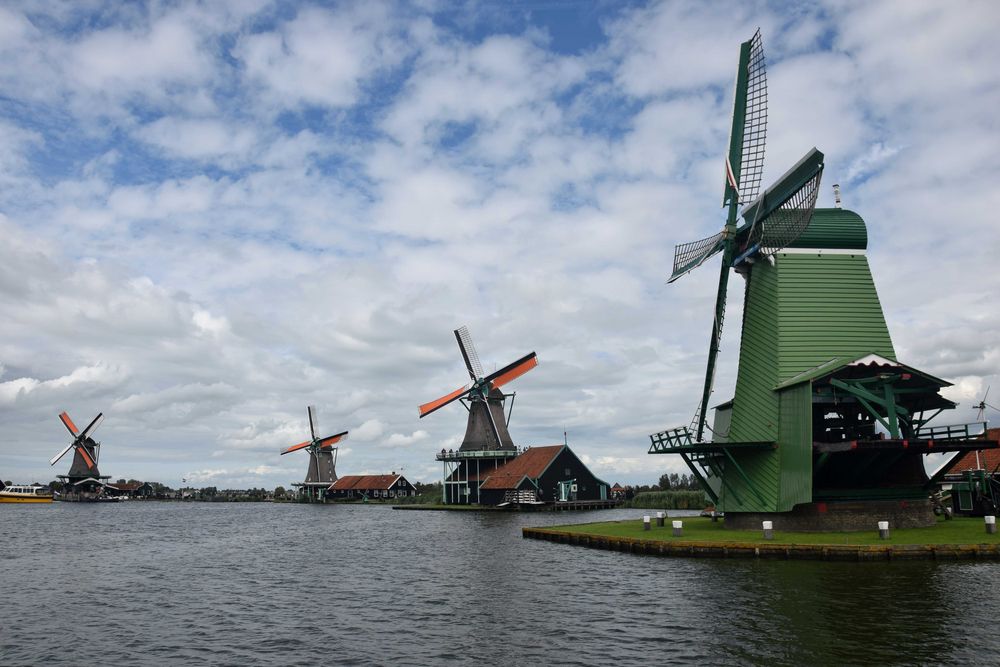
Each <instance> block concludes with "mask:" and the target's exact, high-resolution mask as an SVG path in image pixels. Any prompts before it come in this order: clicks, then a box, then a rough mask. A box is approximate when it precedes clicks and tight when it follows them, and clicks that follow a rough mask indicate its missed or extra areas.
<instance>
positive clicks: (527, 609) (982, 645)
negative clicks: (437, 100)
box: [0, 502, 1000, 665]
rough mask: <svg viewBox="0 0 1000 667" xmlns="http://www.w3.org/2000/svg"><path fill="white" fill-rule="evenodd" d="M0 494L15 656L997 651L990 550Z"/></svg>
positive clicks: (3, 652)
mask: <svg viewBox="0 0 1000 667" xmlns="http://www.w3.org/2000/svg"><path fill="white" fill-rule="evenodd" d="M0 510H2V511H0V604H2V612H0V664H5V665H6V664H33V665H34V664H39V665H49V664H66V665H80V664H88V663H94V664H97V663H105V664H116V663H122V664H125V663H127V664H130V665H136V664H150V665H160V664H184V663H191V664H232V665H245V664H281V665H285V664H320V663H325V664H336V665H370V664H379V665H435V664H483V665H574V664H576V665H608V664H616V665H653V664H667V663H673V664H711V665H721V664H767V665H805V664H808V665H848V664H885V665H888V664H996V663H997V662H998V661H1000V639H998V636H997V631H996V619H997V618H998V616H1000V564H995V563H934V562H914V563H905V562H890V563H886V562H876V563H823V562H796V561H753V560H696V559H683V558H655V557H648V556H634V555H630V554H622V553H616V552H608V551H600V550H592V549H584V548H580V547H573V546H568V545H560V544H553V543H549V542H539V541H535V540H525V539H522V538H521V527H522V526H539V525H551V524H556V523H570V522H572V523H577V522H585V521H596V520H607V519H612V518H626V517H631V518H637V517H639V516H641V514H643V512H642V511H640V510H614V511H603V512H591V513H579V514H563V513H556V514H550V513H543V514H507V513H495V512H489V513H486V512H482V513H480V512H414V511H393V510H392V509H390V508H389V507H386V506H349V505H295V504H273V505H272V504H265V503H252V504H251V503H248V504H221V503H220V504H209V503H168V502H148V503H143V502H133V503H121V504H107V505H83V504H71V503H53V504H52V505H45V506H42V505H36V506H12V505H7V506H4V507H2V508H0ZM646 513H648V511H647V512H646Z"/></svg>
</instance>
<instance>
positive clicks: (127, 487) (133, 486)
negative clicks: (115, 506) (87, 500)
mask: <svg viewBox="0 0 1000 667" xmlns="http://www.w3.org/2000/svg"><path fill="white" fill-rule="evenodd" d="M144 484H145V482H125V483H123V484H108V486H110V487H113V488H115V489H118V490H119V491H138V490H139V489H140V488H142V486H143V485H144Z"/></svg>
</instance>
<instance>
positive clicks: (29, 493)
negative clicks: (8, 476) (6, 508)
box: [0, 484, 52, 503]
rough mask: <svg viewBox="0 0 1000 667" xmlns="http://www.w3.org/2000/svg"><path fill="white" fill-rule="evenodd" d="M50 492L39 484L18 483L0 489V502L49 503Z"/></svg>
mask: <svg viewBox="0 0 1000 667" xmlns="http://www.w3.org/2000/svg"><path fill="white" fill-rule="evenodd" d="M51 502H52V492H51V491H49V490H48V489H46V488H45V487H44V486H41V485H40V484H19V485H12V486H5V487H4V488H2V489H0V503H51Z"/></svg>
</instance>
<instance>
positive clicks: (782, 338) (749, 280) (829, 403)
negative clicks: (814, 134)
mask: <svg viewBox="0 0 1000 667" xmlns="http://www.w3.org/2000/svg"><path fill="white" fill-rule="evenodd" d="M766 125H767V79H766V70H765V64H764V54H763V48H762V43H761V36H760V31H757V33H756V34H754V36H753V38H752V39H750V40H749V41H747V42H744V43H743V44H742V45H741V47H740V60H739V68H738V70H737V80H736V99H735V104H734V112H733V123H732V133H731V136H730V144H729V151H728V153H727V155H726V165H725V166H726V184H725V195H724V199H723V205H724V206H726V207H728V217H727V219H726V224H725V226H724V227H723V229H722V231H720V232H719V233H718V234H716V235H714V236H711V237H709V238H707V239H702V240H700V241H695V242H693V243H685V244H682V245H678V246H677V247H676V249H675V254H674V265H673V273H672V274H671V276H670V280H669V282H673V281H674V280H676V279H677V278H679V277H680V276H682V275H684V274H686V273H688V272H689V271H692V270H694V269H696V268H697V267H699V266H700V265H701V264H703V263H705V261H706V260H708V259H709V258H711V257H713V256H715V255H717V254H721V255H722V265H721V271H720V276H719V287H718V292H717V296H716V301H715V318H714V321H713V324H712V333H711V337H710V339H709V349H708V366H707V369H706V372H705V381H704V385H703V389H702V394H701V399H700V401H699V405H698V409H697V411H696V413H695V416H694V418H693V419H692V422H691V424H690V425H689V426H685V427H680V428H675V429H671V430H668V431H664V432H661V433H656V434H653V435H652V436H650V438H651V441H652V445H651V447H650V450H649V451H650V453H652V454H679V455H680V456H681V457H682V458H683V460H684V462H685V463H686V464H687V465H688V467H689V468H690V469H691V471H692V472H693V474H694V475H695V476H696V477H697V478H698V479H699V480H700V482H701V484H702V486H703V488H704V489H705V491H706V493H707V494H708V495H709V497H710V498H711V499H712V501H713V502H715V504H716V506H717V508H718V509H719V510H721V511H724V512H726V516H727V524H728V523H729V522H730V519H731V518H732V519H733V523H734V524H739V523H740V522H741V521H743V522H745V523H747V524H750V523H753V522H755V521H756V520H757V518H758V517H759V515H761V514H768V515H770V514H776V513H779V514H780V513H787V514H785V516H783V519H784V520H785V526H786V527H788V528H794V527H796V526H798V527H803V528H814V527H816V526H817V524H821V523H823V521H822V520H823V519H824V518H829V517H830V516H833V515H836V523H837V525H839V526H845V525H848V524H849V523H850V522H851V520H852V518H853V519H856V520H857V521H867V520H868V519H867V518H866V516H867V515H866V513H867V512H868V511H869V510H870V511H871V512H875V513H880V515H884V514H886V512H892V514H891V516H892V517H893V518H894V520H895V522H896V524H897V525H900V524H905V525H918V524H920V523H926V522H928V521H931V520H933V516H932V515H931V514H930V507H929V504H928V503H927V496H928V491H929V490H930V488H931V487H932V486H933V485H934V484H935V482H936V481H937V477H938V476H939V475H935V476H934V478H929V477H928V475H927V474H926V473H925V472H924V465H923V459H922V457H923V455H924V454H926V453H931V452H945V451H959V450H963V449H972V448H982V447H983V446H991V445H990V443H986V442H985V441H984V439H983V438H985V435H983V434H984V433H985V425H978V426H977V425H963V426H961V427H942V428H931V427H929V426H928V425H927V422H929V421H930V420H931V419H932V418H933V417H934V416H936V415H937V414H938V413H939V412H941V411H942V410H945V409H948V408H953V407H955V404H954V403H952V402H951V401H949V400H947V399H945V398H943V397H942V396H941V395H940V394H939V390H940V389H941V388H943V387H946V386H948V385H949V383H948V382H946V381H944V380H940V379H938V378H935V377H933V376H931V375H929V374H927V373H923V372H921V371H918V370H916V369H914V368H911V367H909V366H904V365H903V364H900V363H898V362H897V361H896V357H895V351H894V349H893V345H892V340H891V338H890V336H889V330H888V328H887V326H886V323H885V317H884V315H883V313H882V307H881V303H880V301H879V298H878V294H877V292H876V291H875V285H874V281H873V280H872V275H871V270H870V268H869V265H868V259H867V257H866V254H865V253H866V249H867V242H868V238H867V229H866V227H865V223H864V221H863V220H862V219H861V217H860V216H858V215H857V214H855V213H853V212H850V211H845V210H842V209H840V208H834V209H819V210H817V209H816V208H815V205H816V198H817V194H818V192H819V184H820V179H821V177H822V174H823V166H824V165H823V159H824V158H823V154H822V153H821V152H819V151H818V150H816V149H815V148H814V149H812V150H810V151H809V152H808V153H807V154H806V155H805V156H804V157H803V158H802V159H801V160H800V161H799V162H798V163H797V164H796V165H795V166H793V167H792V168H791V169H790V170H788V172H786V173H785V174H784V175H783V176H782V177H781V178H779V179H778V181H777V182H776V183H775V184H774V185H772V186H770V187H769V188H767V189H766V190H764V192H763V193H761V194H760V195H759V196H758V194H757V193H758V189H759V186H760V181H761V174H762V172H763V163H764V145H765V138H766ZM741 207H742V210H741ZM730 271H735V272H736V273H738V274H739V275H741V276H742V277H743V278H744V279H745V291H744V307H743V322H742V332H741V341H740V359H739V368H738V371H737V380H736V391H735V396H734V397H733V398H732V400H729V401H726V402H724V403H721V404H720V405H717V406H716V408H715V415H714V420H713V426H711V427H709V426H708V408H709V402H710V400H711V396H712V388H713V381H714V377H715V367H716V360H717V356H718V351H719V345H720V342H721V337H722V325H723V318H724V315H725V309H726V295H727V290H728V283H729V276H730ZM709 432H710V433H709ZM992 446H996V443H993V444H992ZM957 458H958V457H955V458H954V459H953V460H957ZM945 468H947V464H945ZM944 472H946V470H943V471H941V472H940V473H939V474H940V475H943V474H944ZM886 502H888V503H889V504H888V505H886V504H885V503H886ZM859 503H860V504H859ZM872 503H875V504H874V505H873V504H872ZM878 503H881V504H878ZM886 518H888V516H886Z"/></svg>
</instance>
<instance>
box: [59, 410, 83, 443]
mask: <svg viewBox="0 0 1000 667" xmlns="http://www.w3.org/2000/svg"><path fill="white" fill-rule="evenodd" d="M59 419H60V421H62V423H63V426H65V427H66V430H67V431H69V432H70V435H72V436H73V437H76V436H78V435H80V429H78V428H77V427H76V424H74V423H73V420H72V419H70V418H69V415H68V414H66V413H65V412H62V413H60V415H59ZM71 446H72V445H71Z"/></svg>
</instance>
